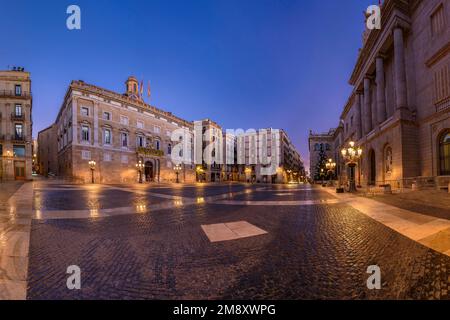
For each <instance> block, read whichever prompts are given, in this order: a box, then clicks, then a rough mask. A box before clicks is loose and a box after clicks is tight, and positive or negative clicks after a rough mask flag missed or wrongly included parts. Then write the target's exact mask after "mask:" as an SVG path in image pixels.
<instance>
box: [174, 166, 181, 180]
mask: <svg viewBox="0 0 450 320" xmlns="http://www.w3.org/2000/svg"><path fill="white" fill-rule="evenodd" d="M173 170H175V173H176V175H177V183H180V180H179V179H178V175H179V174H180V171H181V166H180V165H179V164H177V165H176V166H175V167H173Z"/></svg>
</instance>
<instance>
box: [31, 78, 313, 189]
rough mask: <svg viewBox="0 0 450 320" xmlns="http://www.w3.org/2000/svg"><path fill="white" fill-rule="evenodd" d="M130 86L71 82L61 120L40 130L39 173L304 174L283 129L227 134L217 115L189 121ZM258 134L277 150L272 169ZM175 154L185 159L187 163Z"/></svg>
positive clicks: (110, 176)
mask: <svg viewBox="0 0 450 320" xmlns="http://www.w3.org/2000/svg"><path fill="white" fill-rule="evenodd" d="M125 87H126V92H125V93H124V94H119V93H116V92H113V91H110V90H106V89H103V88H100V87H97V86H94V85H91V84H87V83H85V82H83V81H72V83H71V84H70V86H69V89H68V90H67V93H66V95H65V98H64V102H63V104H62V106H61V108H60V110H59V113H58V116H57V118H56V121H55V123H54V124H53V125H52V126H50V127H48V128H47V129H44V130H42V131H41V132H40V133H39V136H38V163H39V167H40V172H41V174H43V175H48V174H49V173H53V172H55V173H56V174H57V175H58V176H60V177H62V178H67V179H71V180H74V181H78V182H90V181H91V179H92V174H93V175H94V181H95V182H99V183H116V182H119V183H121V182H130V183H131V182H137V181H139V176H142V177H143V179H142V180H143V181H144V182H175V181H177V174H178V177H179V181H180V182H195V181H196V182H220V181H241V182H246V181H247V182H267V183H283V182H289V181H293V180H300V178H301V177H303V176H304V168H303V162H302V160H301V158H300V154H299V153H298V152H297V150H296V149H295V147H294V145H293V144H292V142H291V141H290V139H289V137H288V136H287V134H286V133H285V132H284V131H283V130H276V132H277V133H276V139H274V138H273V136H272V130H273V129H268V130H260V131H258V132H257V133H258V134H255V133H251V132H246V133H242V134H240V135H227V134H225V133H224V132H223V130H222V127H221V126H220V125H219V124H218V123H216V122H214V121H212V120H211V119H204V120H201V121H194V122H189V121H186V120H183V119H181V118H178V117H176V116H174V115H173V114H172V113H170V112H166V111H163V110H161V109H158V108H155V107H153V106H150V105H148V104H146V103H145V102H144V101H143V100H142V98H141V97H140V93H139V91H140V90H139V85H138V81H137V80H136V78H134V77H129V78H128V80H127V81H126V83H125ZM180 130H181V131H182V132H183V135H182V137H181V136H179V132H180ZM262 131H266V135H265V136H260V135H259V133H260V132H262ZM273 132H275V131H273ZM174 133H175V134H174ZM260 139H262V140H260ZM275 140H276V141H277V142H278V144H276V145H273V143H274V142H275ZM260 141H261V142H262V141H264V143H263V144H262V145H261V146H262V148H263V150H264V151H263V155H264V156H266V157H267V156H269V157H270V156H271V155H272V154H276V155H277V157H278V158H277V159H276V161H273V163H276V165H277V167H276V168H275V173H273V174H270V175H269V174H265V173H264V170H261V169H264V167H265V166H266V165H264V164H261V163H258V162H257V161H258V160H257V159H258V158H257V156H258V154H259V150H261V147H260V145H259V143H260ZM180 142H182V143H181V144H180ZM180 145H182V146H183V148H182V150H181V149H180ZM239 146H240V147H241V148H240V149H239ZM253 148H254V149H253ZM274 148H276V149H274ZM238 150H241V151H240V152H242V154H239V151H238ZM275 150H276V152H275ZM183 152H185V153H186V155H189V156H188V157H186V155H183ZM172 156H177V157H178V158H179V159H182V160H184V161H183V163H182V164H181V165H180V166H181V170H180V168H179V167H176V166H175V165H176V164H177V163H174V162H175V161H174V160H173V159H174V158H173V157H172ZM238 157H240V158H239V160H240V162H239V161H238ZM227 161H228V163H227ZM92 162H95V165H94V166H93V165H92ZM139 163H140V164H143V168H142V169H141V174H139V169H138V168H137V166H136V165H137V164H139ZM91 169H93V170H91Z"/></svg>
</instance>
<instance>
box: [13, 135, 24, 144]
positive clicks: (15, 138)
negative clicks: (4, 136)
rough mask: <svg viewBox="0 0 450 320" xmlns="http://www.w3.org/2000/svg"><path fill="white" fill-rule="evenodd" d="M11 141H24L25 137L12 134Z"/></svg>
mask: <svg viewBox="0 0 450 320" xmlns="http://www.w3.org/2000/svg"><path fill="white" fill-rule="evenodd" d="M11 142H12V143H25V137H24V136H18V135H13V136H11Z"/></svg>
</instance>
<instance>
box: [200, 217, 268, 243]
mask: <svg viewBox="0 0 450 320" xmlns="http://www.w3.org/2000/svg"><path fill="white" fill-rule="evenodd" d="M201 227H202V229H203V231H204V232H205V234H206V236H207V237H208V239H209V241H211V242H220V241H229V240H236V239H242V238H247V237H254V236H259V235H262V234H266V233H267V232H266V231H264V230H262V229H260V228H258V227H256V226H254V225H252V224H250V223H248V222H247V221H237V222H227V223H218V224H209V225H202V226H201Z"/></svg>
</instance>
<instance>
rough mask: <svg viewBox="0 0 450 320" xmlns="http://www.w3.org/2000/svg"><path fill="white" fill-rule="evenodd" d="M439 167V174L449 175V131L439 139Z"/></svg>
mask: <svg viewBox="0 0 450 320" xmlns="http://www.w3.org/2000/svg"><path fill="white" fill-rule="evenodd" d="M439 168H440V175H441V176H448V175H450V131H447V132H445V133H444V134H443V135H442V136H441V139H440V140H439Z"/></svg>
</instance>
